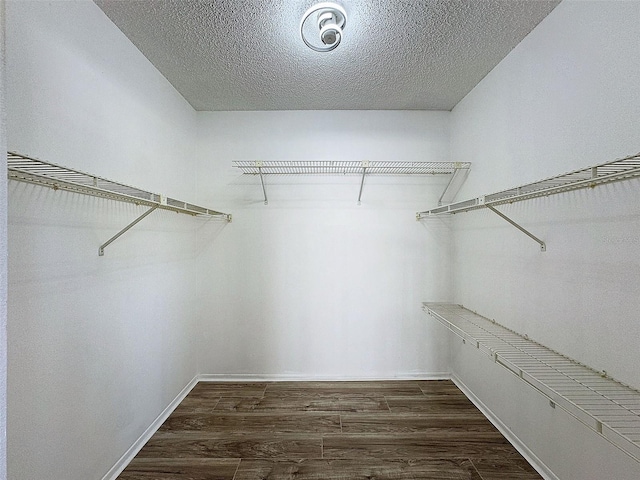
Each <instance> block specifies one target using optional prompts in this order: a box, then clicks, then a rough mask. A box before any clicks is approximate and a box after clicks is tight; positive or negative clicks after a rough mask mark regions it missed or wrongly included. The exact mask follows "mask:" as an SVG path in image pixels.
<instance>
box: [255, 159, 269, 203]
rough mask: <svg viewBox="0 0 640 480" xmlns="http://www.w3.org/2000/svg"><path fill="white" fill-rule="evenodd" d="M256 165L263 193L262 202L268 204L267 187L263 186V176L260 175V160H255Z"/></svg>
mask: <svg viewBox="0 0 640 480" xmlns="http://www.w3.org/2000/svg"><path fill="white" fill-rule="evenodd" d="M256 166H257V167H258V174H259V175H260V183H261V184H262V194H263V195H264V204H265V205H269V200H268V199H267V189H266V188H265V186H264V177H263V176H262V162H256Z"/></svg>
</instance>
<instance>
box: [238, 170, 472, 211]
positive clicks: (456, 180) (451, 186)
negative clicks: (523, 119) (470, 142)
mask: <svg viewBox="0 0 640 480" xmlns="http://www.w3.org/2000/svg"><path fill="white" fill-rule="evenodd" d="M233 166H234V167H236V168H239V169H240V170H241V171H242V173H243V174H245V175H259V176H260V183H261V185H262V193H263V195H264V204H265V205H267V204H268V203H269V201H268V200H267V189H266V187H265V181H264V176H265V175H360V176H361V177H362V178H361V180H360V193H359V194H358V205H360V202H361V199H362V189H363V187H364V179H365V177H366V176H367V175H388V176H391V175H447V174H448V175H451V179H450V180H449V183H448V184H447V186H446V188H445V190H444V192H443V193H442V195H441V196H440V201H439V202H438V204H441V203H442V199H443V198H447V199H450V200H452V199H453V198H454V197H455V194H456V193H457V191H458V190H459V189H460V186H461V185H462V182H464V180H465V178H466V176H467V174H468V172H469V168H471V163H470V162H395V161H368V160H364V161H354V160H324V161H322V160H321V161H313V160H293V161H245V160H239V161H234V162H233Z"/></svg>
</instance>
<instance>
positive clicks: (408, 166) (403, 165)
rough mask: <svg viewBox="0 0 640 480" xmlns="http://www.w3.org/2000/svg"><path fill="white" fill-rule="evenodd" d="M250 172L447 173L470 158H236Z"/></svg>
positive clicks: (464, 165) (462, 166) (466, 166)
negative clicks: (393, 159) (423, 159)
mask: <svg viewBox="0 0 640 480" xmlns="http://www.w3.org/2000/svg"><path fill="white" fill-rule="evenodd" d="M233 166H234V167H236V168H239V169H240V170H241V171H242V173H243V174H247V175H260V173H262V175H362V173H363V169H366V174H367V175H446V174H452V173H454V172H455V171H456V169H469V168H470V166H471V163H470V162H393V161H375V162H371V161H369V162H367V161H364V162H362V161H306V160H300V161H264V162H255V161H234V162H233Z"/></svg>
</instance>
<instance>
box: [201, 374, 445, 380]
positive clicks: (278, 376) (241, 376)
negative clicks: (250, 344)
mask: <svg viewBox="0 0 640 480" xmlns="http://www.w3.org/2000/svg"><path fill="white" fill-rule="evenodd" d="M450 378H451V374H450V373H449V372H435V373H427V372H421V373H402V374H398V375H389V376H385V375H380V376H371V377H369V376H362V375H354V376H350V375H308V374H298V373H235V374H229V373H208V374H201V375H200V376H199V377H198V381H200V382H349V381H351V382H353V381H366V382H374V381H384V380H449V379H450Z"/></svg>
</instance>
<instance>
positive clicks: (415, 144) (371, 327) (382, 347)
mask: <svg viewBox="0 0 640 480" xmlns="http://www.w3.org/2000/svg"><path fill="white" fill-rule="evenodd" d="M198 120H199V155H198V157H199V158H200V159H201V163H200V166H199V169H198V195H199V198H200V202H201V203H211V204H214V205H219V206H221V208H222V207H224V208H226V209H227V210H230V211H232V212H233V214H234V219H233V223H232V224H231V225H229V226H228V227H226V228H225V229H224V230H219V229H218V228H217V227H216V226H215V225H211V226H209V227H207V228H203V229H201V231H200V232H199V233H200V240H199V244H200V245H201V247H200V248H199V257H198V286H199V291H198V293H199V302H198V304H199V305H200V307H201V309H200V313H199V320H200V327H199V330H200V345H201V354H200V359H201V363H200V372H202V373H205V374H230V375H246V376H251V375H271V376H274V377H290V378H392V377H411V376H422V375H428V374H434V373H438V372H447V370H448V366H447V356H446V351H447V349H446V344H445V343H443V341H444V340H445V339H446V337H445V336H443V335H442V334H441V333H439V334H438V332H437V331H436V329H435V327H434V326H433V325H431V324H429V323H427V322H425V321H424V318H423V315H422V314H421V311H420V304H421V302H422V301H424V300H425V299H445V300H446V299H447V298H450V297H451V276H450V237H449V228H448V226H447V225H446V224H445V223H442V222H441V223H440V224H439V225H438V226H437V228H432V229H429V230H427V229H425V228H424V225H423V224H422V223H419V222H416V221H414V218H415V212H416V211H417V210H419V209H424V208H426V206H428V205H432V204H434V202H436V201H437V199H438V197H439V195H440V194H441V192H442V190H443V188H444V186H445V184H446V181H447V179H446V178H427V179H419V180H415V179H407V178H377V179H374V178H371V179H368V180H367V182H366V184H365V187H364V192H363V202H362V205H361V206H357V202H356V199H357V196H358V189H359V182H360V178H359V177H344V178H339V179H336V178H335V177H303V178H291V177H280V178H273V177H268V178H267V179H266V181H267V194H268V197H269V205H268V206H265V205H263V201H262V200H263V199H262V190H261V187H260V183H259V179H258V178H253V177H250V178H246V177H242V176H241V174H240V173H239V171H234V169H233V168H231V161H232V160H365V159H366V160H408V161H418V160H424V161H429V160H431V161H448V160H449V135H448V131H449V123H448V121H449V113H447V112H376V111H368V112H354V111H352V112H346V111H344V112H322V111H313V112H312V111H307V112H235V113H199V114H198ZM213 238H215V242H212V241H211V240H212V239H213Z"/></svg>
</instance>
